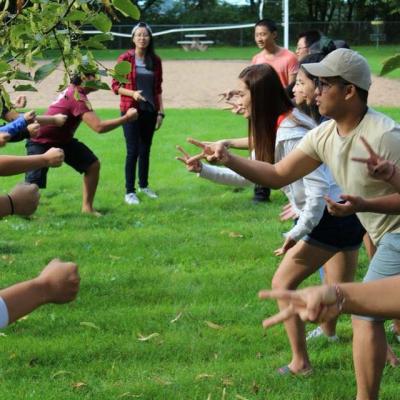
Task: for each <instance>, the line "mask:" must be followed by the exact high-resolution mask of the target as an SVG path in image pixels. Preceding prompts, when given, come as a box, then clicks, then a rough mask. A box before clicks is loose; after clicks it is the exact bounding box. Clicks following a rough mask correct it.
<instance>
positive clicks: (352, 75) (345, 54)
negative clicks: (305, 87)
mask: <svg viewBox="0 0 400 400" xmlns="http://www.w3.org/2000/svg"><path fill="white" fill-rule="evenodd" d="M302 68H304V69H305V70H306V71H307V72H308V73H309V74H311V75H314V76H317V77H319V78H329V77H333V76H340V77H341V78H343V79H344V80H346V81H347V82H350V83H352V84H353V85H355V86H357V87H359V88H360V89H364V90H366V91H368V90H369V87H370V86H371V70H370V69H369V66H368V63H367V60H366V59H365V58H364V57H363V56H361V55H360V54H359V53H357V52H356V51H354V50H350V49H337V50H334V51H332V53H329V54H328V55H327V56H326V57H325V58H324V59H323V60H322V61H321V62H319V63H310V64H303V65H302Z"/></svg>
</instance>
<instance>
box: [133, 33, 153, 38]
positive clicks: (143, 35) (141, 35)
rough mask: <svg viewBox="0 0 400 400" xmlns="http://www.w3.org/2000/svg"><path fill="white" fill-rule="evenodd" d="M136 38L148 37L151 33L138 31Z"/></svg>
mask: <svg viewBox="0 0 400 400" xmlns="http://www.w3.org/2000/svg"><path fill="white" fill-rule="evenodd" d="M134 37H135V38H145V39H148V38H149V37H150V35H148V34H147V33H138V34H137V35H136V34H135V35H134Z"/></svg>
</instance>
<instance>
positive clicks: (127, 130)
mask: <svg viewBox="0 0 400 400" xmlns="http://www.w3.org/2000/svg"><path fill="white" fill-rule="evenodd" d="M156 121H157V112H150V111H139V117H138V119H137V120H136V121H132V122H127V123H126V124H124V125H123V126H122V127H123V129H124V136H125V142H126V160H125V188H126V193H134V192H135V178H136V165H137V163H138V161H139V186H140V187H141V188H146V187H147V186H148V185H149V182H148V177H149V165H150V148H151V143H152V141H153V135H154V131H155V126H156Z"/></svg>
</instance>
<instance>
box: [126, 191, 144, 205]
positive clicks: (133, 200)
mask: <svg viewBox="0 0 400 400" xmlns="http://www.w3.org/2000/svg"><path fill="white" fill-rule="evenodd" d="M125 203H126V204H129V205H135V204H139V203H140V202H139V199H138V198H137V196H136V193H128V194H126V195H125Z"/></svg>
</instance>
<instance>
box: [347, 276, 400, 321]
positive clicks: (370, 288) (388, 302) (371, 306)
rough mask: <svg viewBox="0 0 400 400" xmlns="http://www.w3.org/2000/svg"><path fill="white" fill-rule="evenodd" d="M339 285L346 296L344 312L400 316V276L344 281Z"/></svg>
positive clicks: (388, 316) (390, 316)
mask: <svg viewBox="0 0 400 400" xmlns="http://www.w3.org/2000/svg"><path fill="white" fill-rule="evenodd" d="M339 287H340V289H341V290H342V292H343V295H344V298H345V302H344V304H343V311H342V312H344V313H348V314H358V315H376V316H382V317H387V318H400V307H399V302H400V276H394V277H391V278H385V279H381V280H377V281H372V282H367V283H343V284H340V285H339ZM377 299H379V301H377Z"/></svg>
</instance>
